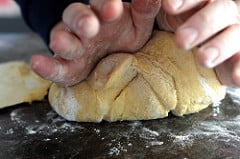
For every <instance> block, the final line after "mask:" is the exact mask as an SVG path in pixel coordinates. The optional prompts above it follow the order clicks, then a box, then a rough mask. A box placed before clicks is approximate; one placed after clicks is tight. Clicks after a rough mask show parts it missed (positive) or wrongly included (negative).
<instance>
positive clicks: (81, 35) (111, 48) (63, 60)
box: [31, 0, 161, 86]
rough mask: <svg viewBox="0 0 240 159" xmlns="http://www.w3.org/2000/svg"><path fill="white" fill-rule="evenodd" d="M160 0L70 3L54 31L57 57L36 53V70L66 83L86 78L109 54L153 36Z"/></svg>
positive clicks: (135, 47) (52, 41) (134, 47)
mask: <svg viewBox="0 0 240 159" xmlns="http://www.w3.org/2000/svg"><path fill="white" fill-rule="evenodd" d="M160 5H161V0H158V1H156V0H148V1H145V0H132V2H131V4H130V3H123V2H122V1H120V0H90V5H84V4H82V3H73V4H71V5H70V6H68V7H67V8H66V9H65V11H64V13H63V19H62V22H60V23H59V24H57V25H56V26H55V27H54V28H53V29H52V31H51V37H50V48H51V49H52V51H53V52H54V53H55V56H54V57H45V56H41V55H36V56H34V57H33V58H32V59H31V66H32V68H33V70H34V71H35V72H36V73H38V74H39V75H40V76H42V77H43V78H45V79H48V80H51V81H53V82H56V83H58V84H60V85H63V86H69V85H74V84H76V83H78V82H80V81H81V80H83V79H85V78H86V77H87V75H88V74H89V72H90V71H91V70H92V68H93V67H94V66H95V65H96V63H97V62H98V60H99V59H100V58H102V57H103V56H105V55H106V54H107V53H114V52H135V51H136V50H138V49H140V48H141V47H142V46H143V45H144V44H145V43H146V42H147V40H148V39H149V38H150V36H151V33H152V27H153V24H154V19H155V17H156V15H157V14H158V12H159V9H160Z"/></svg>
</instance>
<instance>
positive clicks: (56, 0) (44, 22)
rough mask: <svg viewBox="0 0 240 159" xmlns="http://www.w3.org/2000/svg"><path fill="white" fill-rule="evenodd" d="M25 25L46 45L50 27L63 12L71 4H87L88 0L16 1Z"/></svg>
mask: <svg viewBox="0 0 240 159" xmlns="http://www.w3.org/2000/svg"><path fill="white" fill-rule="evenodd" d="M16 2H17V3H18V4H19V6H20V8H21V13H22V17H23V19H24V20H25V22H26V24H27V25H28V26H29V27H30V28H31V29H32V30H33V31H34V32H36V33H38V34H39V35H40V36H41V37H42V38H43V40H44V41H45V43H46V44H48V43H49V33H50V31H51V29H52V27H53V26H54V25H55V24H56V23H58V22H59V21H60V20H61V18H62V13H63V10H64V9H65V8H66V7H67V6H68V5H69V4H70V3H73V2H81V3H85V4H88V0H16Z"/></svg>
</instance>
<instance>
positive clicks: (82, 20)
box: [63, 3, 100, 38]
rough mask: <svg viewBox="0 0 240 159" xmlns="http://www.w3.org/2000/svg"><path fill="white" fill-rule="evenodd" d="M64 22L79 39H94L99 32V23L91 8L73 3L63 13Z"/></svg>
mask: <svg viewBox="0 0 240 159" xmlns="http://www.w3.org/2000/svg"><path fill="white" fill-rule="evenodd" d="M63 22H64V23H65V24H66V25H67V26H68V27H69V28H70V30H71V31H72V32H73V33H75V34H76V35H78V37H79V38H92V37H94V36H95V35H96V34H97V33H98V31H99V27H100V26H99V21H98V18H97V16H96V15H95V13H94V12H93V11H92V10H91V9H90V8H89V6H87V5H84V4H82V3H72V4H71V5H69V6H68V7H67V8H66V9H65V10H64V12H63Z"/></svg>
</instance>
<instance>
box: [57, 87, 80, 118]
mask: <svg viewBox="0 0 240 159" xmlns="http://www.w3.org/2000/svg"><path fill="white" fill-rule="evenodd" d="M65 90H66V91H60V94H59V98H60V99H62V98H64V99H65V100H64V105H67V109H61V103H59V102H58V99H57V98H55V99H53V100H52V103H53V104H52V105H53V106H54V109H55V111H56V112H57V113H58V114H60V115H62V116H64V118H66V119H67V120H70V121H73V120H76V116H77V113H78V112H79V111H80V106H79V104H78V102H77V100H76V97H75V96H74V92H73V90H72V89H70V88H65ZM59 104H60V105H59ZM60 109H61V110H60Z"/></svg>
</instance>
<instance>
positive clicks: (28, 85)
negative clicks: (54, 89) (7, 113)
mask: <svg viewBox="0 0 240 159" xmlns="http://www.w3.org/2000/svg"><path fill="white" fill-rule="evenodd" d="M0 75H1V78H0V108H4V107H7V106H12V105H15V104H19V103H23V102H32V101H35V100H42V99H43V98H44V97H45V96H46V95H47V93H48V88H49V87H50V85H51V82H49V81H46V80H43V79H42V78H40V77H39V76H37V75H36V74H35V73H33V71H31V69H30V67H29V65H28V64H26V63H25V62H23V61H12V62H7V63H2V64H0Z"/></svg>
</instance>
